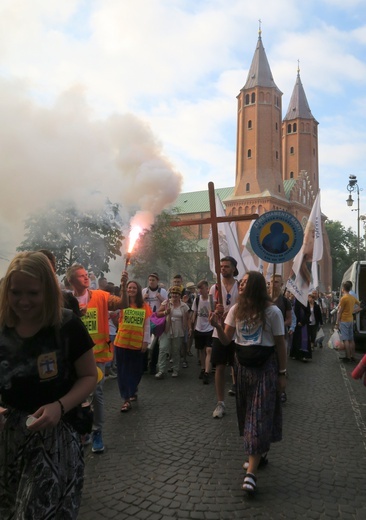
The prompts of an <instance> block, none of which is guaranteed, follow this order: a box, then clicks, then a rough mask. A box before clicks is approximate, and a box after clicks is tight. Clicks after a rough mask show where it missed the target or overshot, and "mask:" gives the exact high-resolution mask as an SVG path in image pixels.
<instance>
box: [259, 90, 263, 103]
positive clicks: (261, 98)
mask: <svg viewBox="0 0 366 520" xmlns="http://www.w3.org/2000/svg"><path fill="white" fill-rule="evenodd" d="M259 103H261V104H262V103H264V92H262V91H260V92H259Z"/></svg>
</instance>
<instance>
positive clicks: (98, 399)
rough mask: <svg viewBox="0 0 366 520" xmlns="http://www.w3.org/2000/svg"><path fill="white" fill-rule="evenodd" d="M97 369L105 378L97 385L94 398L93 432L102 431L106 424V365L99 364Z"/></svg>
mask: <svg viewBox="0 0 366 520" xmlns="http://www.w3.org/2000/svg"><path fill="white" fill-rule="evenodd" d="M97 367H98V368H100V370H101V371H102V372H103V378H102V379H101V381H99V383H98V384H97V387H96V389H95V390H94V393H93V396H92V406H93V411H94V420H93V430H102V428H103V424H104V394H103V386H104V374H105V363H97Z"/></svg>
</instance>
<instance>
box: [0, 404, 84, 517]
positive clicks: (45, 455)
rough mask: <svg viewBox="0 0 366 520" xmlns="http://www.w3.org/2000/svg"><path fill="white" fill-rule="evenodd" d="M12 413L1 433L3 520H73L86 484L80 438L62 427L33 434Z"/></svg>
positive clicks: (21, 417)
mask: <svg viewBox="0 0 366 520" xmlns="http://www.w3.org/2000/svg"><path fill="white" fill-rule="evenodd" d="M26 418H27V415H25V414H24V413H22V412H19V411H16V410H12V411H11V412H10V414H9V416H8V418H7V420H6V423H5V428H4V430H3V431H2V432H0V518H1V520H34V519H37V520H61V519H62V520H74V519H76V518H77V515H78V511H79V507H80V502H81V493H82V487H83V482H84V459H83V450H82V446H81V442H80V435H79V434H78V433H76V432H75V430H74V429H73V428H72V427H71V426H70V425H68V424H66V423H64V422H63V421H60V423H59V424H58V425H57V426H55V427H54V428H48V429H46V430H43V431H38V432H31V431H30V430H28V428H27V427H26V426H25V421H26Z"/></svg>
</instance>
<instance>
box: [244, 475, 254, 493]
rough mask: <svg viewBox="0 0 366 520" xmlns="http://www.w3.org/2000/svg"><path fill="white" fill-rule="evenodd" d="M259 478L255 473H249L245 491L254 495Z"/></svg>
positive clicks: (245, 482)
mask: <svg viewBox="0 0 366 520" xmlns="http://www.w3.org/2000/svg"><path fill="white" fill-rule="evenodd" d="M256 482H257V477H256V476H255V475H253V473H247V474H246V475H245V478H244V482H243V489H244V490H245V491H249V492H250V493H253V492H254V491H255V489H256V487H257V484H256Z"/></svg>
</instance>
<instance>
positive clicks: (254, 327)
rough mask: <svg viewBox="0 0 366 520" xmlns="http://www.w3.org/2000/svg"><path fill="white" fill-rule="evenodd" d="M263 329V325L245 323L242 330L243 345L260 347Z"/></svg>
mask: <svg viewBox="0 0 366 520" xmlns="http://www.w3.org/2000/svg"><path fill="white" fill-rule="evenodd" d="M262 333H263V327H262V324H261V323H259V324H258V323H257V324H253V323H248V322H244V323H242V326H241V328H240V340H241V341H240V344H241V345H260V344H261V342H262Z"/></svg>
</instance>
